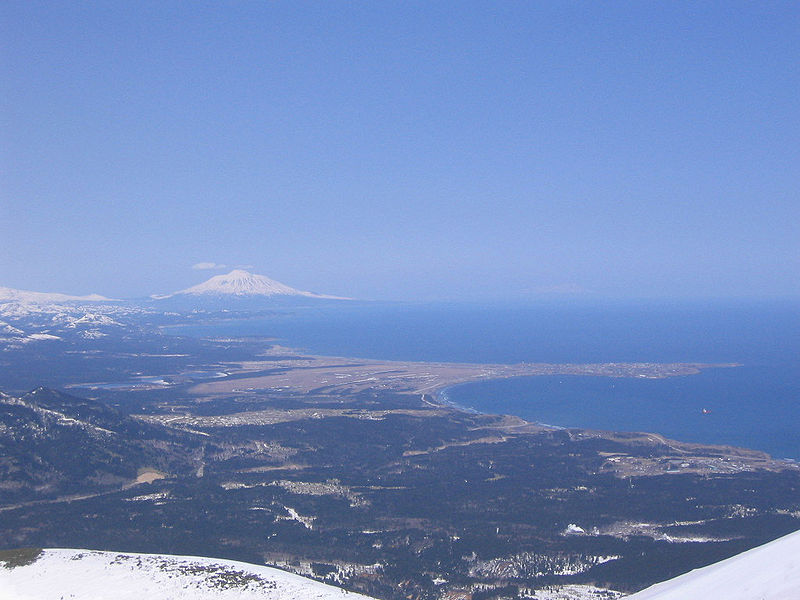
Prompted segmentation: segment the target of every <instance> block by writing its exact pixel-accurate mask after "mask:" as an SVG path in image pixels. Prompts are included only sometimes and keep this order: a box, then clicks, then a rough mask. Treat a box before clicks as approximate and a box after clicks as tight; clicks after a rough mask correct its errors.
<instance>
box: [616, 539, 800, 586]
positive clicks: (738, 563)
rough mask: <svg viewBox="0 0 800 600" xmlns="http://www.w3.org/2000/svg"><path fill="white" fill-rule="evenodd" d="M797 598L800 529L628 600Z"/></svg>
mask: <svg viewBox="0 0 800 600" xmlns="http://www.w3.org/2000/svg"><path fill="white" fill-rule="evenodd" d="M695 598H696V599H698V600H702V599H705V598H709V599H710V598H724V599H725V600H796V599H797V598H800V531H796V532H794V533H790V534H789V535H786V536H784V537H782V538H779V539H777V540H775V541H773V542H770V543H768V544H764V545H763V546H758V547H757V548H753V549H752V550H748V551H747V552H742V553H741V554H737V555H736V556H732V557H731V558H729V559H727V560H723V561H721V562H718V563H715V564H713V565H709V566H707V567H703V568H702V569H696V570H694V571H691V572H689V573H686V574H685V575H681V576H680V577H676V578H675V579H670V580H668V581H664V582H662V583H657V584H656V585H654V586H651V587H649V588H647V589H645V590H642V591H641V592H638V593H636V594H633V595H632V596H627V597H626V600H690V599H695Z"/></svg>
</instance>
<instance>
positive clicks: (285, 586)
mask: <svg viewBox="0 0 800 600" xmlns="http://www.w3.org/2000/svg"><path fill="white" fill-rule="evenodd" d="M5 554H6V553H0V560H3V557H4V555H5ZM28 554H29V556H24V555H23V556H22V557H21V558H14V557H11V558H10V559H9V557H7V556H6V560H7V562H5V563H0V564H3V565H5V568H2V567H0V600H60V599H61V598H73V599H74V600H108V599H109V598H114V600H141V599H142V598H147V599H148V600H256V599H258V600H295V599H300V598H303V599H308V600H327V599H330V600H333V599H336V600H341V598H344V597H346V598H352V599H354V600H358V599H365V600H366V599H367V598H368V597H367V596H363V595H361V594H356V593H348V594H347V595H345V594H344V590H342V589H340V588H337V587H333V586H329V585H325V584H323V583H319V582H317V581H313V580H311V579H306V578H305V577H300V576H299V575H294V574H291V573H287V572H285V571H281V570H279V569H273V568H270V567H262V566H258V565H252V564H248V563H242V562H236V561H232V560H218V559H214V558H201V557H193V556H170V555H159V554H128V553H118V552H98V551H93V550H64V549H58V550H43V551H42V552H41V554H39V556H38V557H36V553H35V551H34V552H29V553H28ZM20 563H28V564H20ZM14 564H17V565H19V566H13V565H14Z"/></svg>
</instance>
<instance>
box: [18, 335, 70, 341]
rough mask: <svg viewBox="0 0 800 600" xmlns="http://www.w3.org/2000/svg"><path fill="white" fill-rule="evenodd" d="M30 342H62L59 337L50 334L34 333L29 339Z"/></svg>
mask: <svg viewBox="0 0 800 600" xmlns="http://www.w3.org/2000/svg"><path fill="white" fill-rule="evenodd" d="M25 339H28V340H37V341H41V340H60V339H61V338H60V337H58V336H57V335H51V334H49V333H32V334H30V335H29V336H28V337H27V338H25Z"/></svg>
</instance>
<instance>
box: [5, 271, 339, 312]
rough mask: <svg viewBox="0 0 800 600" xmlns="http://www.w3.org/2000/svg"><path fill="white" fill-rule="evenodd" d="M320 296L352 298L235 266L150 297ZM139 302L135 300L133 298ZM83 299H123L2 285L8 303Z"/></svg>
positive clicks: (50, 302)
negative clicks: (229, 269)
mask: <svg viewBox="0 0 800 600" xmlns="http://www.w3.org/2000/svg"><path fill="white" fill-rule="evenodd" d="M233 298H238V299H249V300H264V299H271V300H275V299H283V300H288V299H292V298H294V299H303V298H308V299H317V300H351V298H345V297H342V296H331V295H328V294H318V293H316V292H308V291H305V290H298V289H295V288H293V287H291V286H288V285H286V284H284V283H281V282H280V281H275V280H274V279H270V278H269V277H267V276H266V275H257V274H255V273H250V272H249V271H245V270H243V269H234V270H233V271H231V272H230V273H226V274H223V275H215V276H214V277H211V278H210V279H208V280H206V281H204V282H202V283H199V284H197V285H194V286H192V287H189V288H186V289H183V290H179V291H177V292H173V293H171V294H153V295H151V296H150V299H151V300H168V299H176V300H177V299H182V300H187V301H188V300H192V299H195V300H200V299H206V300H211V301H221V300H225V299H233ZM130 301H131V302H134V303H135V302H136V300H135V299H134V300H130ZM81 302H92V303H104V302H114V303H117V302H120V300H117V299H114V298H107V297H105V296H101V295H100V294H89V295H86V296H72V295H69V294H61V293H48V292H33V291H28V290H19V289H14V288H8V287H0V304H5V305H8V306H12V305H13V306H47V305H54V304H76V303H81Z"/></svg>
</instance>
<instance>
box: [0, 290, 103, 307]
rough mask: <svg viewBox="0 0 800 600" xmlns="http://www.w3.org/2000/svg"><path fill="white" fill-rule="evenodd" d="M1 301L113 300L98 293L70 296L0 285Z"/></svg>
mask: <svg viewBox="0 0 800 600" xmlns="http://www.w3.org/2000/svg"><path fill="white" fill-rule="evenodd" d="M3 302H18V303H20V304H52V303H54V302H114V300H113V299H111V298H106V297H105V296H101V295H99V294H89V295H88V296H70V295H69V294H59V293H48V292H30V291H28V290H15V289H13V288H7V287H0V303H3Z"/></svg>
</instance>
